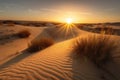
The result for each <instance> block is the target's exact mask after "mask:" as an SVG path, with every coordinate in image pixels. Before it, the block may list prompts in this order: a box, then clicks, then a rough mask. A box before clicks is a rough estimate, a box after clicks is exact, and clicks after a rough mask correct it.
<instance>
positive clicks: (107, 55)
mask: <svg viewBox="0 0 120 80" xmlns="http://www.w3.org/2000/svg"><path fill="white" fill-rule="evenodd" d="M117 47H118V46H117V44H116V42H114V41H112V40H111V39H110V37H108V36H103V35H89V36H88V37H84V38H78V39H77V40H76V41H75V44H74V51H75V52H76V54H77V55H80V56H81V57H85V58H86V59H89V60H91V61H92V62H93V63H95V64H96V65H97V66H100V65H103V64H106V63H107V62H108V61H109V60H111V57H112V56H111V54H112V53H113V52H114V51H116V50H117Z"/></svg>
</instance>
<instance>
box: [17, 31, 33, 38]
mask: <svg viewBox="0 0 120 80" xmlns="http://www.w3.org/2000/svg"><path fill="white" fill-rule="evenodd" d="M30 34H31V33H30V32H29V31H28V30H21V31H20V32H18V33H17V34H16V36H18V37H20V38H28V37H29V36H30Z"/></svg>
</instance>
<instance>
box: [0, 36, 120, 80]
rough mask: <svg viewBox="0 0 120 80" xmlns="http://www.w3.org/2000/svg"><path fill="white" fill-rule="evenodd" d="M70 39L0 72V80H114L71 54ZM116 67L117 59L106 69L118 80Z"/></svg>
mask: <svg viewBox="0 0 120 80" xmlns="http://www.w3.org/2000/svg"><path fill="white" fill-rule="evenodd" d="M81 36H82V35H81ZM73 40H74V39H71V40H68V41H64V42H61V43H57V44H55V45H53V46H51V47H49V48H47V49H45V50H43V51H41V52H38V53H37V54H34V55H33V56H29V57H28V58H26V59H23V60H21V62H18V63H16V64H14V65H11V66H9V67H7V68H4V69H2V70H1V71H0V80H115V79H113V78H112V77H111V75H109V74H107V73H106V72H105V71H103V70H101V69H98V68H97V67H96V66H95V65H94V64H92V63H91V62H90V61H84V59H80V58H78V57H77V56H76V55H74V53H73V52H72V44H73ZM119 64H120V60H117V61H116V62H110V63H109V64H108V65H107V66H106V68H108V69H109V71H111V72H112V73H113V74H114V76H116V77H117V79H118V80H120V68H119V67H120V65H119ZM104 78H107V79H104Z"/></svg>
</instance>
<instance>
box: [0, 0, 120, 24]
mask: <svg viewBox="0 0 120 80" xmlns="http://www.w3.org/2000/svg"><path fill="white" fill-rule="evenodd" d="M66 18H72V19H73V21H74V22H79V23H100V22H120V0H0V19H1V20H28V21H55V22H64V21H65V19H66Z"/></svg>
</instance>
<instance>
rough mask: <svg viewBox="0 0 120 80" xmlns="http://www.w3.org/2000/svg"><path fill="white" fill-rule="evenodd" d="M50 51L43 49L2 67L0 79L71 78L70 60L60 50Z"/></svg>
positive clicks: (65, 79)
mask: <svg viewBox="0 0 120 80" xmlns="http://www.w3.org/2000/svg"><path fill="white" fill-rule="evenodd" d="M60 53H61V54H58V53H52V52H49V51H48V52H47V53H46V51H43V52H41V53H37V54H35V55H33V56H32V57H29V58H27V59H24V60H22V61H21V62H19V63H17V64H15V65H12V66H9V67H8V68H4V69H3V70H2V71H1V72H0V80H69V79H70V78H72V76H71V75H69V72H71V71H72V68H71V64H72V61H71V60H70V59H69V58H70V57H68V54H67V55H66V54H63V53H62V51H61V52H60Z"/></svg>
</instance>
